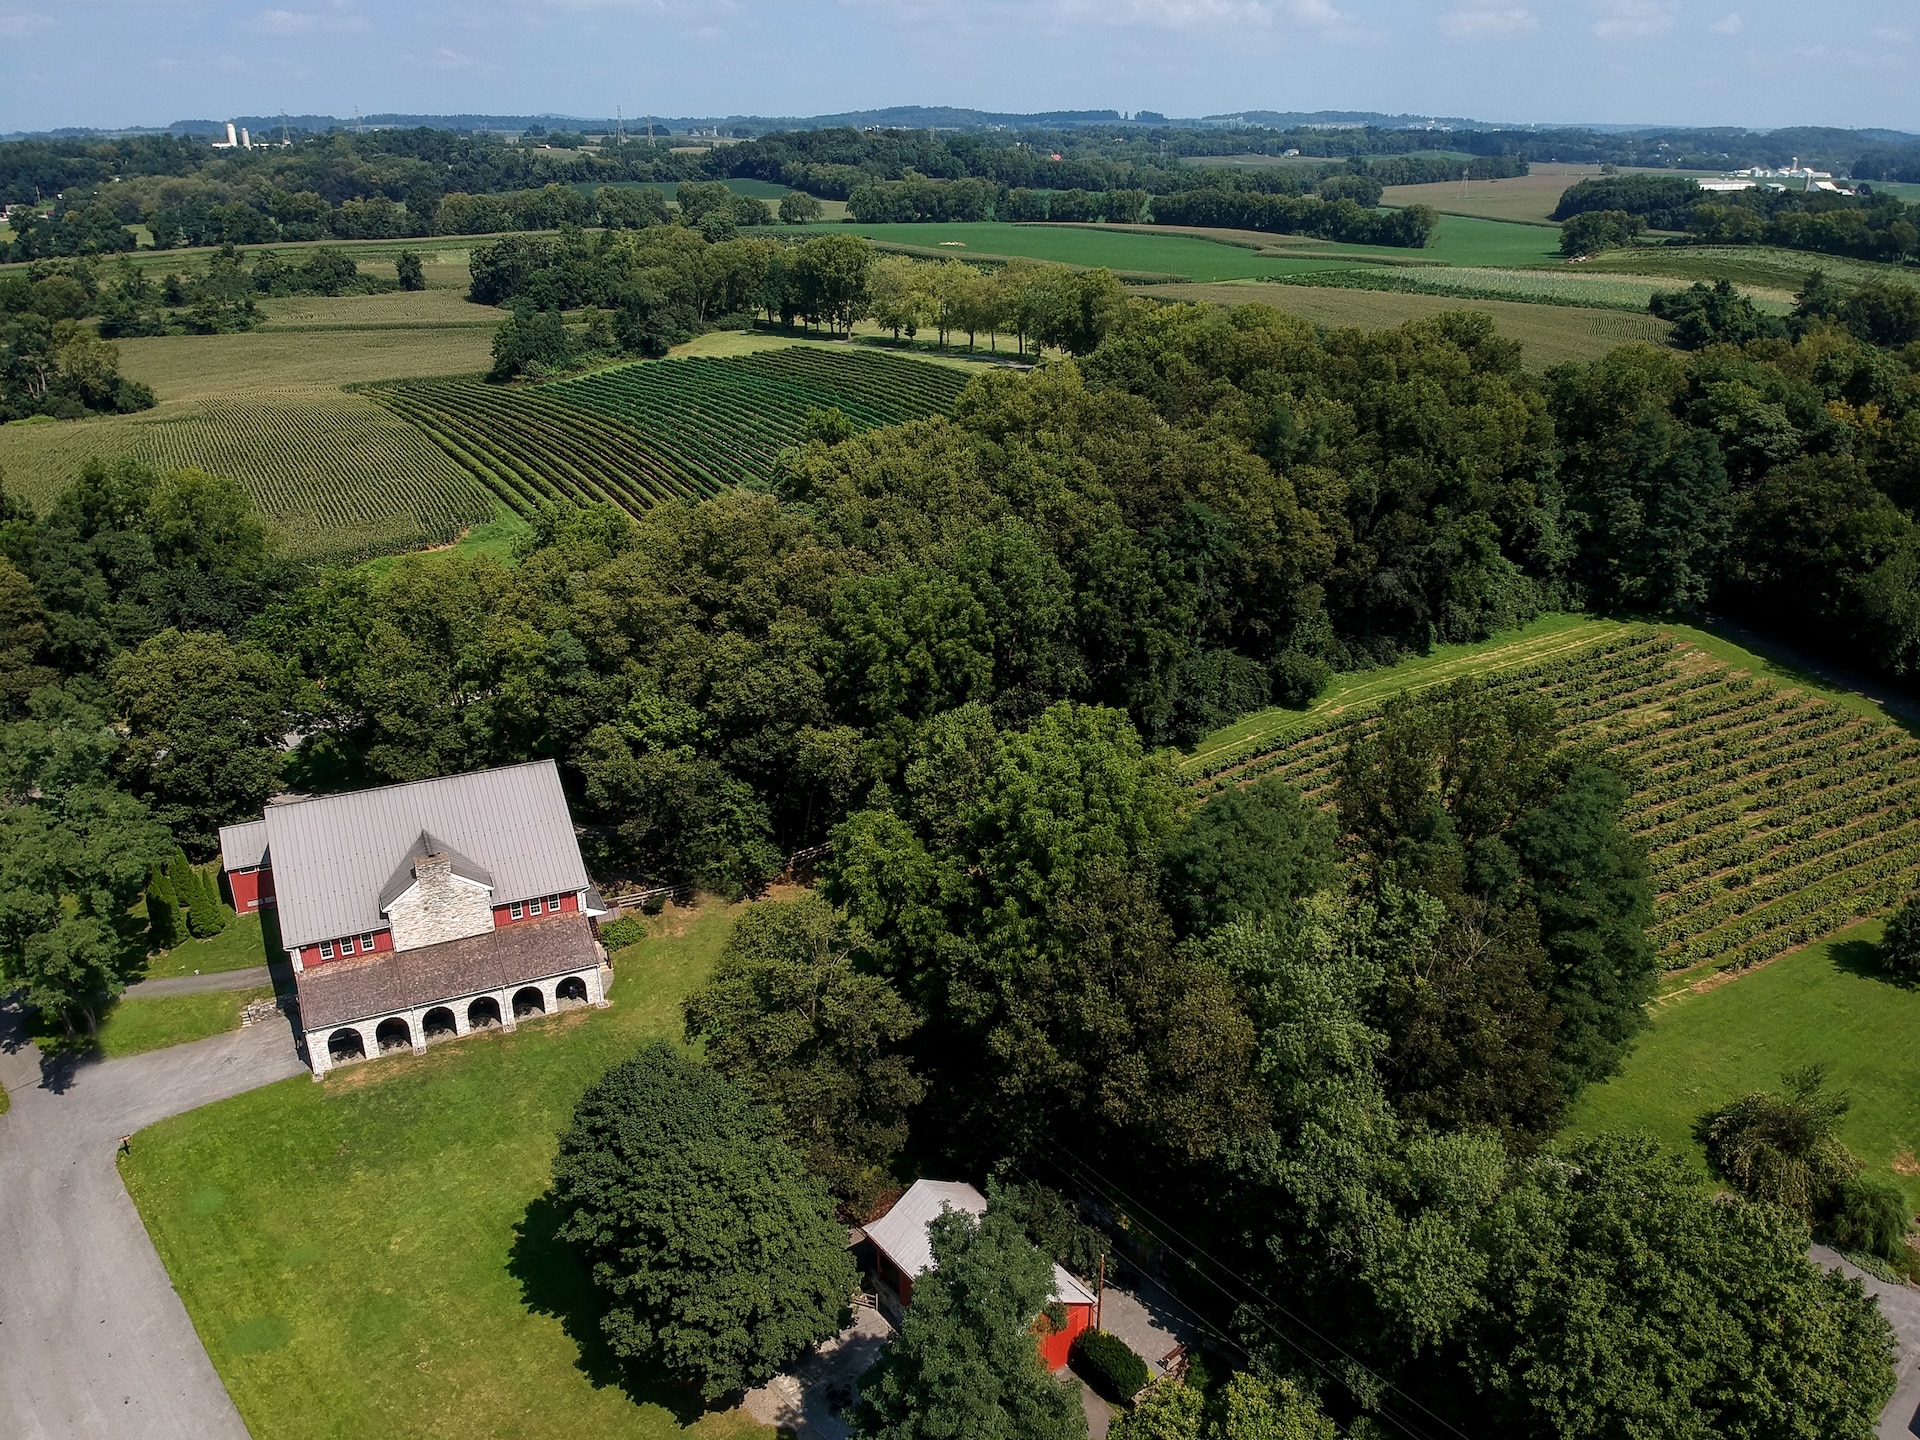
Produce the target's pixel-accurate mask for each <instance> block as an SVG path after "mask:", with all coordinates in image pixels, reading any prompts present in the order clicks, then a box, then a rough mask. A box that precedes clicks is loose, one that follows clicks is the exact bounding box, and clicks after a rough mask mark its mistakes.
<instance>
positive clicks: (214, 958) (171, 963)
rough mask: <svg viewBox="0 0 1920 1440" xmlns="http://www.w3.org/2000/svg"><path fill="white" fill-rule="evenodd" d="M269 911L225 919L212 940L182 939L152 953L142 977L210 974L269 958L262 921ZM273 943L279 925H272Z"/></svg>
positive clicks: (246, 965)
mask: <svg viewBox="0 0 1920 1440" xmlns="http://www.w3.org/2000/svg"><path fill="white" fill-rule="evenodd" d="M267 913H268V912H265V911H255V912H254V913H253V914H251V915H241V916H238V917H236V918H235V919H233V920H229V921H228V922H227V928H226V929H224V930H222V931H221V932H220V933H219V934H218V935H215V936H214V937H213V938H212V939H211V940H183V941H181V942H180V943H179V944H178V945H176V946H174V947H173V949H171V950H167V951H164V952H162V953H161V954H159V955H155V956H153V957H152V958H151V959H149V960H148V961H147V968H146V969H145V970H144V971H142V972H141V976H140V978H141V979H143V980H158V979H161V978H162V977H170V976H175V975H213V974H216V973H219V972H224V971H227V970H245V969H247V968H249V967H250V966H254V965H265V964H266V963H267V961H268V950H267V938H266V936H265V935H264V934H263V933H262V929H261V922H262V919H263V917H264V916H265V915H266V914H267ZM273 938H274V943H275V944H278V943H279V927H278V926H275V927H274V937H273Z"/></svg>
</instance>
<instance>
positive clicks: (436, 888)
mask: <svg viewBox="0 0 1920 1440" xmlns="http://www.w3.org/2000/svg"><path fill="white" fill-rule="evenodd" d="M220 854H221V863H222V865H223V866H224V867H225V869H226V872H227V878H228V883H229V885H230V887H231V888H232V891H233V902H234V906H235V908H236V909H238V910H240V911H241V912H242V913H245V912H248V911H254V910H259V909H262V908H271V909H273V910H275V912H276V914H277V916H278V919H279V925H280V944H281V945H282V946H283V947H285V949H286V952H287V954H288V956H289V958H290V959H291V960H292V962H293V970H294V982H295V985H296V986H297V988H298V990H299V999H300V1026H301V1029H302V1031H303V1032H304V1034H305V1037H306V1046H307V1058H308V1061H309V1063H310V1064H311V1065H312V1067H313V1074H314V1078H315V1079H316V1080H317V1079H319V1078H320V1077H321V1076H323V1075H325V1074H326V1073H327V1071H328V1070H329V1069H331V1068H332V1067H333V1066H335V1065H337V1064H339V1063H341V1062H343V1061H346V1060H357V1059H361V1058H364V1057H371V1056H374V1055H379V1054H384V1053H391V1052H394V1051H400V1050H406V1051H412V1052H416V1053H417V1052H419V1051H421V1050H423V1049H425V1048H426V1045H427V1043H428V1042H429V1041H432V1040H439V1039H449V1038H452V1037H453V1036H456V1035H465V1034H467V1033H469V1032H470V1031H473V1030H485V1029H492V1028H495V1027H499V1028H502V1029H506V1030H512V1029H513V1028H514V1027H515V1025H516V1023H517V1022H518V1021H519V1020H522V1019H525V1018H527V1017H528V1016H531V1015H538V1014H548V1013H551V1012H553V1011H554V1010H557V1009H561V1008H564V1007H566V1006H568V1005H605V1004H606V1003H607V1002H606V986H607V981H608V974H607V968H606V961H605V952H604V951H603V950H602V949H601V947H600V944H599V941H598V940H597V939H596V938H595V936H594V932H593V925H592V918H593V917H594V916H596V915H599V914H602V913H603V912H604V906H603V905H602V904H601V901H600V897H599V895H598V894H597V893H596V892H595V891H594V889H593V887H592V885H591V884H590V883H589V881H588V879H587V872H586V867H585V865H584V864H583V863H582V861H581V859H580V846H579V843H578V842H577V841H576V840H575V838H574V832H573V820H572V817H571V815H570V814H569V812H568V810H567V800H566V796H565V794H564V793H563V792H562V791H561V788H560V774H559V771H558V770H556V769H555V768H554V764H553V762H552V761H551V760H541V761H537V762H534V763H532V764H527V765H513V766H508V767H506V768H504V769H499V770H481V771H478V772H476V773H474V774H471V775H449V776H445V777H443V778H441V779H437V780H421V781H417V782H415V783H413V784H409V785H389V786H385V787H383V788H381V789H377V790H362V791H358V792H356V793H354V794H350V795H330V796H323V797H320V798H317V799H308V800H297V801H291V802H287V803H283V804H277V805H269V806H268V807H267V808H266V811H265V813H264V814H263V815H262V817H261V818H260V819H259V820H255V821H250V822H248V823H247V824H244V825H229V826H227V827H226V828H224V829H223V830H221V832H220Z"/></svg>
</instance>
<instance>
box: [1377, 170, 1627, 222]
mask: <svg viewBox="0 0 1920 1440" xmlns="http://www.w3.org/2000/svg"><path fill="white" fill-rule="evenodd" d="M1599 173H1600V167H1599V166H1598V165H1535V166H1534V167H1533V169H1532V171H1531V173H1529V174H1526V175H1514V176H1509V177H1508V178H1507V179H1505V180H1466V181H1461V180H1442V181H1439V182H1437V183H1435V184H1431V185H1389V186H1388V187H1387V188H1386V191H1385V193H1384V194H1383V195H1382V197H1381V198H1382V200H1383V201H1384V202H1385V203H1386V204H1388V205H1431V206H1432V207H1433V208H1434V209H1436V210H1438V211H1439V212H1440V213H1441V214H1443V215H1478V216H1480V217H1482V218H1483V219H1487V220H1531V221H1534V222H1536V223H1546V221H1547V217H1548V216H1549V215H1551V214H1552V213H1553V211H1554V208H1555V207H1556V206H1558V205H1559V203H1560V197H1561V196H1562V195H1563V194H1565V193H1566V191H1567V187H1568V186H1571V185H1577V184H1579V183H1580V181H1582V180H1586V179H1590V178H1592V177H1594V176H1596V175H1598V174H1599Z"/></svg>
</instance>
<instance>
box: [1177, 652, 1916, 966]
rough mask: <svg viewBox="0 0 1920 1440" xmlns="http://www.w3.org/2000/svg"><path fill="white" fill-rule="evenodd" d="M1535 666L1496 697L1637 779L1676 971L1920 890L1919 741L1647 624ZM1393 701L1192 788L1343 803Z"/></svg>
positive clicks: (1844, 919)
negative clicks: (1233, 787) (1534, 713)
mask: <svg viewBox="0 0 1920 1440" xmlns="http://www.w3.org/2000/svg"><path fill="white" fill-rule="evenodd" d="M1519 659H1520V661H1521V663H1518V664H1515V665H1512V666H1509V667H1504V668H1501V669H1498V670H1495V671H1493V672H1491V673H1489V674H1487V675H1486V676H1485V677H1484V678H1485V679H1486V680H1487V682H1488V684H1489V685H1490V687H1491V688H1493V689H1494V690H1495V691H1497V692H1499V693H1504V694H1509V695H1518V694H1526V693H1532V694H1538V695H1541V696H1543V697H1545V698H1547V699H1549V700H1551V701H1552V702H1553V703H1554V705H1555V707H1556V709H1557V710H1558V712H1559V714H1560V717H1561V721H1562V725H1563V734H1564V735H1565V736H1566V738H1567V739H1568V740H1570V741H1574V742H1586V743H1595V744H1600V745H1602V746H1604V747H1605V748H1606V749H1607V750H1608V751H1609V752H1611V753H1612V754H1614V755H1616V756H1617V757H1618V758H1619V759H1620V760H1621V761H1622V762H1623V768H1624V771H1625V773H1628V774H1630V775H1632V776H1634V777H1635V790H1634V795H1633V799H1632V801H1631V802H1630V805H1629V808H1628V813H1627V815H1626V817H1625V820H1626V825H1627V828H1628V829H1629V831H1630V832H1631V833H1633V834H1634V835H1635V837H1636V838H1637V839H1638V840H1639V841H1640V842H1641V843H1642V845H1643V846H1644V847H1645V849H1646V852H1647V859H1648V869H1649V873H1650V876H1651V878H1652V879H1653V882H1654V887H1655V891H1656V900H1655V926H1654V930H1653V932H1652V938H1653V939H1654V941H1655V944H1656V945H1657V946H1658V947H1659V949H1660V953H1661V958H1662V961H1663V963H1664V964H1666V965H1668V966H1669V967H1678V966H1684V965H1691V964H1695V963H1700V962H1702V961H1709V960H1711V961H1715V962H1717V963H1721V964H1730V965H1749V964H1754V963H1757V962H1758V961H1761V960H1765V959H1769V958H1771V957H1772V956H1774V955H1777V954H1779V953H1781V952H1782V951H1784V950H1787V949H1790V948H1792V947H1793V946H1795V945H1798V944H1802V943H1805V942H1806V941H1807V940H1809V939H1814V938H1818V936H1820V935H1824V934H1830V933H1832V931H1834V930H1836V929H1839V928H1841V927H1842V926H1844V925H1845V924H1847V923H1849V922H1851V921H1852V920H1854V919H1856V918H1861V917H1865V916H1871V915H1875V914H1881V913H1884V912H1885V911H1886V910H1888V909H1889V908H1891V907H1892V906H1893V905H1894V904H1896V903H1897V902H1898V901H1899V900H1900V899H1901V898H1902V897H1903V896H1904V895H1906V894H1907V893H1909V892H1910V891H1911V890H1912V889H1913V888H1914V886H1915V884H1916V883H1917V882H1920V844H1917V843H1916V842H1920V743H1916V742H1915V741H1914V740H1913V739H1912V738H1911V737H1909V736H1907V735H1906V734H1905V733H1904V732H1902V731H1900V730H1898V729H1896V728H1895V727H1893V726H1891V725H1888V724H1886V723H1884V722H1882V721H1880V720H1877V719H1871V718H1867V717H1865V716H1862V715H1858V714H1855V713H1853V712H1851V711H1848V710H1845V709H1842V708H1841V707H1839V706H1837V705H1834V704H1832V703H1831V702H1829V701H1827V700H1825V699H1823V698H1821V697H1820V696H1818V695H1815V694H1812V693H1810V692H1807V691H1804V690H1800V689H1797V688H1794V687H1790V686H1782V685H1776V684H1773V683H1771V682H1768V681H1764V680H1758V679H1755V678H1754V677H1752V676H1750V675H1747V674H1745V673H1742V672H1739V671H1735V670H1732V669H1730V668H1729V667H1728V666H1726V665H1724V664H1722V663H1720V662H1718V661H1715V660H1713V659H1712V658H1711V657H1710V656H1708V655H1706V654H1704V653H1703V652H1701V651H1698V650H1696V649H1693V648H1691V647H1688V646H1685V645H1681V644H1678V643H1677V642H1675V641H1674V640H1673V639H1672V638H1671V637H1669V636H1665V635H1662V634H1660V633H1659V632H1657V631H1654V630H1652V629H1650V628H1648V627H1634V628H1633V629H1631V630H1629V631H1628V632H1626V633H1624V634H1620V635H1616V636H1614V637H1612V638H1609V639H1607V640H1605V641H1603V642H1601V643H1598V644H1591V645H1589V646H1587V647H1585V648H1584V649H1581V650H1579V651H1576V652H1573V653H1564V652H1563V653H1556V654H1553V655H1550V656H1547V657H1544V658H1539V659H1528V658H1527V657H1525V656H1524V655H1522V656H1520V657H1519ZM1383 698H1384V697H1375V699H1373V700H1372V701H1371V702H1370V703H1368V704H1366V705H1361V706H1353V707H1349V708H1346V709H1344V710H1343V711H1342V712H1341V713H1339V714H1327V715H1322V716H1315V717H1310V718H1307V719H1304V720H1302V721H1301V722H1298V723H1296V725H1295V726H1294V728H1293V729H1292V730H1291V732H1290V733H1288V734H1286V735H1284V736H1283V737H1282V738H1281V739H1280V741H1279V743H1277V744H1274V743H1271V742H1269V747H1268V748H1267V749H1266V750H1264V751H1260V752H1257V753H1247V752H1248V751H1250V750H1252V749H1253V746H1252V745H1242V746H1239V747H1236V748H1235V749H1233V750H1229V751H1222V752H1220V753H1218V754H1216V755H1210V756H1209V757H1208V761H1207V764H1206V766H1205V767H1204V772H1203V773H1197V774H1193V775H1191V776H1190V778H1191V780H1192V783H1193V784H1194V786H1195V788H1196V789H1197V790H1199V791H1201V792H1202V793H1203V794H1204V793H1206V792H1208V791H1211V790H1213V789H1217V788H1218V787H1220V786H1221V785H1225V784H1247V783H1250V782H1251V781H1252V780H1254V779H1256V778H1261V777H1264V776H1268V775H1272V776H1278V777H1280V778H1282V779H1284V780H1285V781H1286V782H1287V783H1288V784H1290V785H1293V786H1295V787H1297V788H1298V789H1299V790H1300V792H1301V793H1302V794H1303V795H1304V796H1306V797H1307V798H1308V799H1309V800H1310V801H1311V802H1313V803H1316V804H1322V805H1327V804H1331V803H1332V800H1333V795H1334V787H1335V785H1336V782H1337V779H1338V771H1339V765H1340V760H1341V757H1342V756H1343V755H1344V753H1345V752H1346V748H1347V746H1348V745H1349V744H1350V743H1351V742H1352V740H1353V739H1354V738H1355V737H1357V736H1359V735H1363V734H1365V733H1366V732H1367V731H1368V730H1369V729H1370V728H1371V727H1372V726H1373V725H1374V724H1375V723H1377V720H1378V715H1379V709H1380V701H1381V700H1382V699H1383ZM1250 738H1252V737H1250ZM1197 768H1198V767H1197Z"/></svg>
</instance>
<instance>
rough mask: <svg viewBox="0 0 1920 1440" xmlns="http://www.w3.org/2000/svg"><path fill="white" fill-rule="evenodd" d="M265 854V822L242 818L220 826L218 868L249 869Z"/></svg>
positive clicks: (263, 857) (264, 856) (262, 858)
mask: <svg viewBox="0 0 1920 1440" xmlns="http://www.w3.org/2000/svg"><path fill="white" fill-rule="evenodd" d="M266 855H267V822H266V821H264V820H244V821H242V822H241V823H240V824H238V825H222V826H221V827H220V868H221V869H222V870H251V869H253V868H254V867H255V866H256V865H258V864H259V863H260V862H261V861H262V860H264V859H265V858H266Z"/></svg>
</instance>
